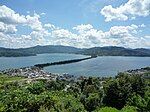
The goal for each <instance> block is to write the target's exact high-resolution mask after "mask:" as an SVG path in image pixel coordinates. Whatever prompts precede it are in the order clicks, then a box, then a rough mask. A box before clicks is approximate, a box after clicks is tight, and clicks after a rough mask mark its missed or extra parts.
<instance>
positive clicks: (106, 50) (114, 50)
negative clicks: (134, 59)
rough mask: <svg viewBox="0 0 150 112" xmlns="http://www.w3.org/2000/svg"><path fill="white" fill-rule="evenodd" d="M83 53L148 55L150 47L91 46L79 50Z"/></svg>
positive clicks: (149, 54)
mask: <svg viewBox="0 0 150 112" xmlns="http://www.w3.org/2000/svg"><path fill="white" fill-rule="evenodd" d="M79 53H80V54H85V55H98V56H148V57H149V56H150V49H144V48H139V49H129V48H124V47H116V46H108V47H93V48H89V49H85V50H84V51H81V52H79Z"/></svg>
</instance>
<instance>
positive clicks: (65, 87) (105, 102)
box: [0, 73, 150, 112]
mask: <svg viewBox="0 0 150 112" xmlns="http://www.w3.org/2000/svg"><path fill="white" fill-rule="evenodd" d="M149 74H150V73H146V74H145V76H149ZM149 110H150V79H149V78H148V77H144V76H143V75H137V74H130V75H129V74H125V73H119V74H118V75H117V76H116V77H113V78H111V77H110V78H99V77H89V78H84V77H81V80H78V81H75V80H72V81H67V80H56V81H51V80H44V79H43V80H42V79H40V80H34V81H29V80H28V79H26V78H24V77H19V76H7V75H3V74H1V75H0V112H149Z"/></svg>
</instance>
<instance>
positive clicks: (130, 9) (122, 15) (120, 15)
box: [101, 0, 150, 22]
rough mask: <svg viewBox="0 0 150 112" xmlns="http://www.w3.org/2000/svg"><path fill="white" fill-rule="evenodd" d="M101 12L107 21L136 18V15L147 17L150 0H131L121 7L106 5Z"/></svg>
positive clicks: (149, 10)
mask: <svg viewBox="0 0 150 112" xmlns="http://www.w3.org/2000/svg"><path fill="white" fill-rule="evenodd" d="M101 14H102V15H104V17H105V18H106V19H105V21H106V22H108V21H112V20H123V21H125V20H127V19H129V18H130V19H135V18H136V16H143V17H146V16H148V15H149V14H150V0H129V1H128V2H127V3H125V4H122V5H121V6H119V7H116V8H114V7H112V6H111V5H108V6H105V7H104V8H103V9H102V10H101Z"/></svg>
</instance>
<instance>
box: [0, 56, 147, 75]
mask: <svg viewBox="0 0 150 112" xmlns="http://www.w3.org/2000/svg"><path fill="white" fill-rule="evenodd" d="M84 57H87V56H84V55H76V54H62V53H54V54H38V55H37V56H30V57H0V70H4V69H8V68H20V67H26V66H33V65H35V64H39V63H49V62H55V61H62V60H70V59H78V58H84ZM146 66H150V57H123V56H101V57H97V58H92V59H89V60H85V61H81V62H77V63H71V64H65V65H55V66H49V67H45V68H44V70H45V71H48V72H52V73H60V74H62V73H69V74H72V75H86V76H115V75H116V74H117V73H118V72H121V71H125V70H129V69H137V68H142V67H146Z"/></svg>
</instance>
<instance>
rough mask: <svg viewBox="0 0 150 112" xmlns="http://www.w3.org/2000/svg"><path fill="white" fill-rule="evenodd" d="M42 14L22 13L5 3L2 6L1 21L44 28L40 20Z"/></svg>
mask: <svg viewBox="0 0 150 112" xmlns="http://www.w3.org/2000/svg"><path fill="white" fill-rule="evenodd" d="M39 18H40V16H39V15H38V14H36V13H34V16H30V15H27V16H25V15H20V14H19V13H16V12H15V11H13V10H12V9H10V8H8V7H6V6H5V5H3V6H0V22H3V23H5V24H11V25H27V26H30V27H31V28H32V29H33V30H42V29H43V28H42V23H41V22H40V21H39Z"/></svg>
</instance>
